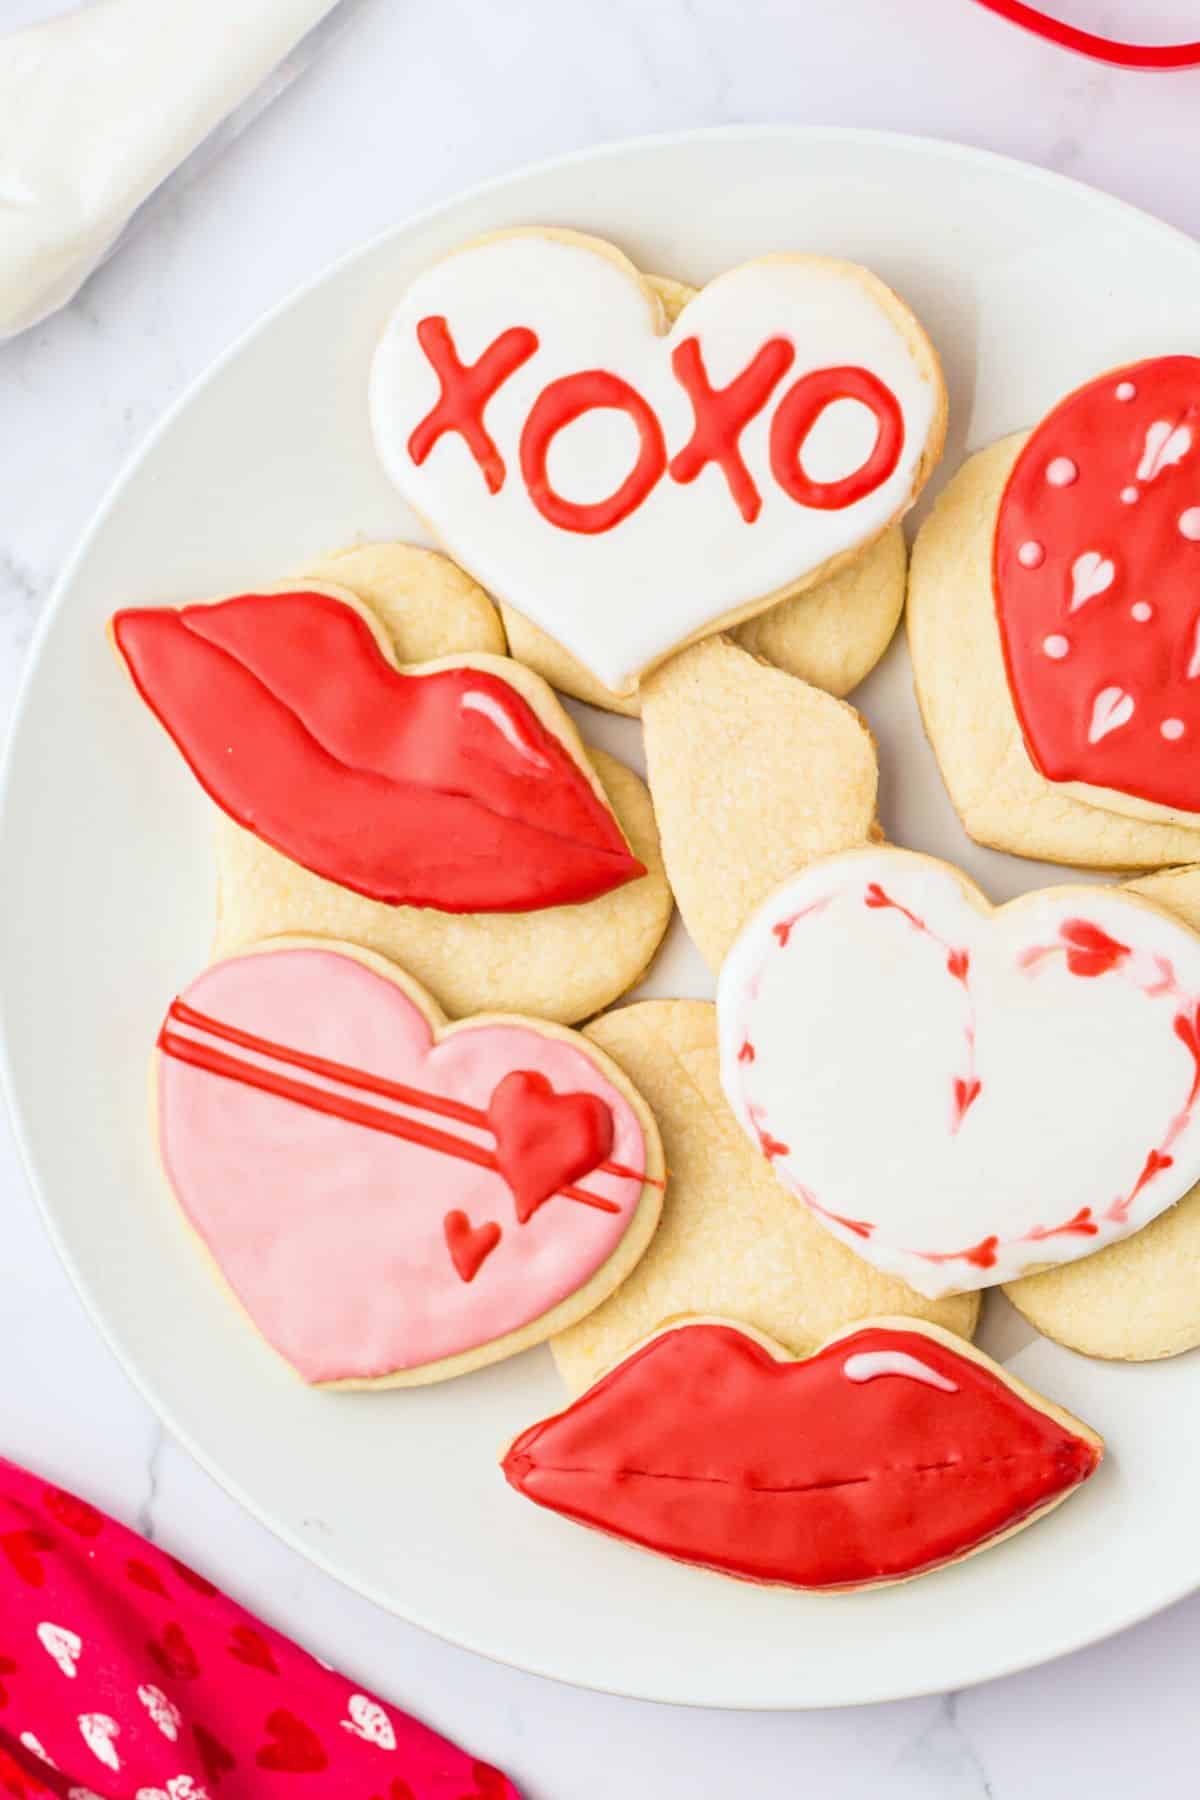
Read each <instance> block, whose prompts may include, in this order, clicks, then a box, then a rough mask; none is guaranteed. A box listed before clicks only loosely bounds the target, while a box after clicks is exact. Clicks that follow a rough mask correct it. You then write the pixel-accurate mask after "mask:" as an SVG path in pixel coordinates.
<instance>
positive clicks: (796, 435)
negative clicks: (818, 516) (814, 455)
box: [771, 368, 904, 512]
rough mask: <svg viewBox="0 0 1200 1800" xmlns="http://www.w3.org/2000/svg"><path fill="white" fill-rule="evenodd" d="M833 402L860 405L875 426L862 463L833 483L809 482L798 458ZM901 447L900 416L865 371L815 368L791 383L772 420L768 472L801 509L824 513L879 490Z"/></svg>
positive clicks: (895, 405)
mask: <svg viewBox="0 0 1200 1800" xmlns="http://www.w3.org/2000/svg"><path fill="white" fill-rule="evenodd" d="M835 400H859V401H861V402H862V404H863V405H864V406H869V407H870V409H871V411H872V412H873V413H874V414H875V422H876V425H877V427H878V429H877V432H876V436H875V442H874V444H873V446H872V448H871V452H870V454H869V455H868V457H867V459H866V461H865V462H864V463H863V464H862V466H861V467H860V468H858V469H855V470H854V471H853V472H852V473H851V474H849V475H843V476H842V478H841V479H840V480H838V481H813V480H812V479H811V477H810V476H808V475H806V474H805V472H804V467H803V464H802V462H801V457H802V454H803V451H804V444H805V440H806V438H807V437H808V434H809V432H810V431H811V430H812V428H813V426H814V425H815V424H816V422H817V420H818V419H819V418H820V416H821V414H822V413H823V412H824V411H825V408H826V407H827V406H831V405H832V404H833V402H834V401H835ZM903 448H904V415H903V413H902V412H901V411H900V405H899V402H898V401H897V399H896V396H895V395H894V394H893V393H892V390H891V388H889V387H886V386H885V385H884V383H883V382H882V381H880V380H879V377H878V376H877V375H872V374H871V373H870V371H869V370H868V369H858V368H841V369H814V370H813V371H812V373H811V374H809V375H802V376H801V377H800V379H799V381H797V382H795V383H793V385H792V386H791V387H790V388H789V389H788V391H787V393H786V394H785V395H784V396H783V399H782V400H781V401H780V402H779V406H778V408H777V409H776V412H775V417H774V418H773V419H772V420H771V473H772V474H773V475H774V477H775V479H776V481H777V482H778V483H779V485H780V487H781V488H782V489H783V491H784V493H785V494H789V495H790V496H791V498H792V499H793V500H795V501H796V502H797V503H798V504H799V505H800V506H811V507H816V508H818V509H820V510H821V511H825V512H834V511H838V510H839V509H840V508H842V507H844V506H853V505H854V503H855V501H856V500H863V499H865V498H866V496H867V495H868V494H871V493H874V491H875V489H876V488H877V487H882V485H883V483H884V482H885V481H886V480H887V478H888V476H889V475H890V474H891V473H892V470H893V469H894V468H895V467H896V464H897V463H898V462H899V460H900V452H901V451H902V450H903Z"/></svg>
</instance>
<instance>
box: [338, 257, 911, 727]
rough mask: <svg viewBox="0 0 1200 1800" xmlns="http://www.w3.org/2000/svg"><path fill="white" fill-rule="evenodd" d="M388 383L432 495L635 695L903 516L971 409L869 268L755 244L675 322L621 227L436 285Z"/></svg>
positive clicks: (407, 474) (567, 637)
mask: <svg viewBox="0 0 1200 1800" xmlns="http://www.w3.org/2000/svg"><path fill="white" fill-rule="evenodd" d="M370 399H371V417H372V422H373V426H374V431H375V439H376V443H377V445H378V448H379V453H380V455H381V457H382V459H383V462H384V465H385V467H386V469H387V471H388V473H389V475H390V476H391V478H392V480H393V481H394V482H395V483H396V485H397V487H398V488H399V489H400V491H401V493H402V494H403V495H404V497H405V498H406V499H407V500H408V501H409V502H410V504H411V505H412V506H413V508H414V509H415V510H416V512H417V513H419V514H420V515H421V517H422V518H423V519H424V520H425V521H426V522H427V523H428V524H429V525H430V526H431V527H432V529H433V530H434V531H435V532H436V534H437V536H438V537H439V538H440V539H441V541H442V542H443V543H444V544H445V545H446V547H447V548H448V549H449V550H450V551H451V553H452V554H453V555H454V556H455V557H456V558H457V560H458V561H459V562H461V563H462V564H463V566H464V567H465V568H467V569H468V570H470V572H471V574H473V575H474V576H475V577H476V578H477V579H478V580H479V581H481V582H482V583H483V584H484V585H485V586H486V587H488V588H489V589H490V590H491V591H492V592H493V593H494V594H495V595H496V596H497V597H498V598H500V599H502V600H504V601H506V602H507V603H508V604H509V605H511V606H513V607H515V608H516V609H517V611H518V612H521V613H523V614H525V616H526V617H527V618H529V619H531V620H533V621H534V623H535V624H537V625H540V626H541V627H542V629H543V630H544V631H547V632H549V633H550V635H551V636H552V637H554V638H555V639H557V641H558V642H559V643H560V644H562V645H564V646H565V647H566V648H567V649H568V650H570V651H571V652H572V653H573V654H574V655H575V656H576V657H578V658H579V660H580V661H581V662H583V663H584V664H585V665H586V666H587V668H589V669H590V670H591V672H592V673H593V674H594V675H595V676H597V677H598V678H599V680H600V681H602V682H603V683H604V684H605V685H606V686H607V687H609V688H612V689H615V690H617V691H620V692H630V691H632V689H633V688H634V687H635V686H636V684H637V679H638V676H639V675H640V674H641V673H643V672H644V671H645V670H646V669H648V668H650V667H652V666H653V665H654V664H655V663H656V662H659V661H661V660H662V658H663V657H664V656H666V655H667V654H668V653H669V652H670V651H671V650H672V649H674V648H676V647H678V646H679V645H682V644H685V643H688V642H690V641H691V640H692V639H694V638H696V637H699V636H702V635H704V634H705V633H706V632H709V631H713V630H715V629H717V628H718V627H719V626H721V625H723V624H727V623H733V622H734V621H735V620H736V619H738V618H743V617H748V616H749V615H750V614H752V613H754V612H757V611H760V610H762V609H763V608H764V607H766V606H768V605H770V604H772V603H773V602H774V601H775V600H777V599H779V598H781V597H782V596H783V595H784V594H786V593H790V592H794V591H797V590H798V589H799V588H800V587H802V586H804V585H807V583H808V582H809V581H811V580H814V579H816V578H817V577H818V576H819V575H820V574H822V573H824V572H826V571H829V570H831V568H832V567H833V566H834V565H835V564H837V563H838V562H840V561H841V560H844V559H845V558H846V557H847V555H848V554H850V553H853V551H855V550H856V549H857V548H858V547H859V546H861V545H864V544H866V543H868V542H869V541H870V540H871V539H872V538H874V537H875V536H876V535H877V534H878V533H879V532H880V531H882V530H883V528H884V527H885V526H886V525H888V524H890V523H891V522H892V521H893V520H895V519H897V518H898V517H899V516H900V515H901V514H902V513H903V512H905V511H906V510H907V508H908V507H909V506H910V505H911V504H912V502H913V500H914V499H915V497H916V495H917V493H918V492H919V491H920V488H921V486H922V485H923V483H924V481H925V479H926V477H927V476H928V474H929V471H930V469H931V468H932V466H933V464H934V462H935V461H936V460H937V457H938V455H939V453H940V450H941V445H942V440H943V437H944V433H945V411H946V408H945V390H944V387H943V384H942V378H941V372H940V369H939V367H938V362H937V357H936V355H935V353H934V351H933V349H932V346H931V345H930V344H929V342H928V340H927V338H926V337H925V335H924V333H923V332H922V330H921V328H920V326H919V325H918V323H917V321H916V320H915V319H914V318H913V316H912V314H911V313H910V312H909V311H908V309H907V308H906V307H905V306H904V305H903V303H902V302H901V301H900V300H898V299H897V297H896V296H895V295H894V294H893V293H891V291H890V290H889V289H888V288H886V287H885V286H884V285H883V283H882V282H880V281H879V280H878V279H877V278H876V277H875V276H873V275H871V274H870V273H869V272H868V271H867V270H865V269H861V268H859V267H857V266H856V265H854V264H851V263H843V262H836V261H832V260H830V259H827V258H823V257H816V256H802V255H782V256H768V257H763V258H761V259H759V260H758V261H756V262H750V263H745V264H743V265H742V266H741V267H739V268H735V269H731V270H729V271H728V272H727V273H725V274H723V275H721V276H719V277H718V278H717V279H716V280H715V281H712V282H710V283H709V284H708V286H707V287H705V288H703V289H702V290H701V292H700V293H699V294H698V295H697V296H696V298H695V299H694V300H691V301H689V303H688V304H687V306H686V307H685V308H684V309H683V312H682V313H681V314H680V316H679V318H678V319H677V321H676V323H675V324H674V325H673V326H671V327H670V328H668V325H667V320H666V315H665V312H664V310H663V306H662V302H661V300H660V299H659V297H658V295H657V294H656V293H655V291H654V289H653V288H652V287H651V286H650V285H649V284H648V283H647V282H646V281H645V280H644V279H643V278H642V277H641V276H640V275H639V273H638V271H637V270H636V269H635V268H634V266H633V264H632V263H630V262H629V261H628V260H627V259H626V258H625V257H624V256H623V255H622V254H621V253H620V252H619V251H618V250H616V249H614V248H613V246H612V245H609V244H606V243H603V242H602V241H601V240H599V239H595V238H587V237H582V236H580V235H578V234H576V233H571V232H549V231H538V230H529V231H515V232H505V233H499V234H497V235H496V236H494V237H491V238H485V239H481V240H479V241H478V242H476V243H473V244H468V245H466V246H465V247H464V248H463V249H461V250H459V251H457V252H456V253H455V254H453V255H452V256H449V257H447V258H446V259H445V260H444V261H442V262H439V263H436V264H435V265H434V266H433V267H432V268H430V269H428V270H427V271H426V272H425V273H424V274H423V275H422V276H420V277H419V278H418V279H417V280H416V281H415V282H413V284H412V286H411V287H410V288H409V289H408V290H407V292H406V293H405V295H404V298H403V299H402V301H401V302H400V305H399V306H398V307H397V309H396V311H395V313H394V314H393V315H392V318H391V320H390V322H389V324H388V327H387V330H386V332H385V334H384V337H383V340H382V342H381V344H380V346H379V349H378V351H377V353H376V357H375V362H374V367H373V370H372V374H371V389H370Z"/></svg>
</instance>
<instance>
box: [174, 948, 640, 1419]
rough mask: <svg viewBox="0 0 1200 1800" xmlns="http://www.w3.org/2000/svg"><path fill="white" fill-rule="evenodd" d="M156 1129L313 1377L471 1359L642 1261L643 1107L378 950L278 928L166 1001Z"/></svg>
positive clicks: (270, 1323)
mask: <svg viewBox="0 0 1200 1800" xmlns="http://www.w3.org/2000/svg"><path fill="white" fill-rule="evenodd" d="M155 1073H156V1093H155V1122H156V1125H157V1130H158V1137H159V1145H160V1149H161V1153H162V1160H163V1164H164V1167H165V1169H166V1172H167V1176H168V1179H169V1181H170V1184H171V1187H172V1189H173V1191H174V1193H175V1196H176V1198H177V1200H178V1201H179V1204H180V1206H181V1208H182V1209H183V1212H184V1214H185V1216H186V1218H187V1220H188V1222H189V1224H190V1225H191V1226H192V1228H193V1229H194V1230H195V1231H196V1232H197V1233H198V1235H199V1236H200V1238H201V1239H202V1241H203V1242H204V1244H205V1246H206V1248H207V1249H208V1251H209V1252H210V1254H211V1256H212V1258H213V1260H214V1262H215V1263H216V1265H217V1267H218V1269H219V1270H220V1272H221V1275H222V1276H223V1278H224V1280H225V1282H226V1283H227V1284H228V1286H229V1288H230V1289H231V1290H232V1292H233V1294H234V1295H235V1296H236V1297H237V1299H238V1300H239V1301H240V1302H241V1304H242V1306H243V1307H244V1309H245V1311H246V1312H247V1313H248V1314H249V1316H250V1318H251V1319H252V1320H253V1322H254V1323H255V1325H256V1326H257V1327H258V1329H259V1331H260V1332H261V1333H262V1335H263V1336H264V1337H265V1338H266V1339H267V1341H268V1342H269V1343H270V1344H271V1345H273V1347H274V1348H275V1349H276V1350H277V1351H278V1352H279V1354H280V1355H281V1356H283V1357H285V1358H286V1360H287V1361H288V1362H289V1363H290V1364H291V1365H292V1367H293V1368H294V1369H296V1371H297V1372H298V1373H299V1374H300V1375H301V1376H302V1377H303V1378H304V1379H305V1380H306V1381H309V1382H313V1383H336V1384H342V1385H350V1386H363V1385H369V1384H377V1383H378V1384H385V1385H393V1386H394V1385H402V1384H409V1383H414V1382H426V1381H435V1380H440V1379H442V1378H444V1377H445V1376H449V1375H457V1374H460V1373H463V1372H464V1371H465V1370H467V1369H470V1368H474V1367H476V1366H478V1365H479V1364H482V1363H485V1362H494V1361H496V1360H498V1359H499V1358H500V1357H503V1356H507V1355H510V1354H512V1353H513V1352H515V1351H517V1350H520V1349H524V1348H525V1347H526V1345H528V1344H532V1343H538V1342H540V1341H541V1340H542V1339H543V1338H545V1337H548V1336H549V1335H550V1334H551V1332H553V1331H557V1330H561V1329H562V1328H563V1326H564V1325H565V1324H567V1323H570V1322H573V1321H574V1320H576V1319H579V1318H582V1317H583V1316H584V1314H585V1313H587V1312H589V1311H590V1310H591V1308H592V1307H593V1306H596V1305H598V1304H599V1302H600V1301H601V1300H602V1299H605V1298H607V1296H608V1295H609V1294H610V1293H611V1292H612V1290H613V1289H614V1288H615V1287H616V1286H617V1284H618V1283H619V1282H620V1281H622V1280H623V1279H624V1278H625V1276H626V1275H627V1274H628V1272H629V1271H630V1269H632V1268H633V1266H634V1264H635V1263H636V1262H637V1260H638V1258H639V1257H640V1256H641V1254H642V1252H643V1250H644V1249H645V1248H646V1245H647V1244H648V1243H649V1241H650V1237H651V1235H652V1233H653V1231H654V1229H655V1226H656V1224H657V1222H658V1215H659V1211H660V1208H661V1205H662V1194H663V1187H664V1180H663V1159H662V1149H661V1145H660V1142H659V1137H658V1132H657V1129H656V1127H655V1124H654V1121H653V1118H652V1117H651V1115H650V1112H649V1110H648V1108H647V1107H646V1105H645V1103H644V1101H642V1099H641V1098H640V1096H639V1095H638V1094H637V1093H636V1091H635V1090H634V1089H633V1088H632V1087H631V1085H630V1084H629V1082H628V1081H627V1080H626V1079H625V1077H624V1076H623V1075H622V1074H621V1073H620V1072H619V1071H618V1070H617V1069H616V1067H615V1066H614V1065H613V1064H612V1063H611V1062H609V1060H608V1058H607V1057H606V1056H605V1055H604V1054H603V1052H601V1051H600V1050H598V1049H596V1048H595V1046H593V1045H591V1044H589V1043H588V1042H587V1041H586V1039H583V1038H580V1037H577V1036H576V1034H575V1033H574V1032H571V1031H567V1030H565V1029H563V1028H562V1027H557V1026H553V1025H546V1024H544V1023H542V1022H541V1021H538V1020H533V1019H523V1018H517V1017H505V1016H503V1015H499V1014H493V1015H487V1016H483V1017H479V1018H474V1019H467V1020H463V1021H460V1022H459V1023H458V1024H455V1025H452V1026H448V1025H447V1024H446V1022H445V1019H444V1018H443V1016H442V1014H441V1013H440V1012H439V1011H438V1009H437V1008H436V1006H435V1005H434V1003H433V1002H432V1000H431V999H430V998H429V996H428V995H427V994H426V993H425V992H424V991H423V989H421V988H419V987H418V986H417V984H416V983H415V982H414V981H412V980H410V979H409V978H408V977H407V976H405V975H403V974H402V973H401V972H400V971H399V970H398V969H395V968H394V967H392V966H391V965H390V964H388V963H386V962H385V961H384V960H383V958H382V957H377V956H373V955H371V954H370V953H369V952H366V951H361V950H358V949H355V948H354V947H352V946H350V945H344V944H337V943H335V942H331V941H323V940H317V939H286V938H281V939H277V940H275V941H273V942H271V943H269V944H264V945H262V946H260V947H258V948H257V949H256V950H254V951H251V952H249V953H248V954H246V955H242V956H237V957H232V958H230V959H229V960H227V961H225V962H219V963H214V964H213V965H212V967H211V968H209V969H207V970H206V971H205V972H204V974H203V975H201V976H200V977H199V979H198V980H197V981H194V982H193V983H192V984H191V986H190V987H188V988H187V990H186V991H185V993H184V994H183V995H181V996H180V998H179V999H177V1000H175V1001H174V1002H173V1003H172V1005H171V1006H170V1008H169V1009H168V1012H167V1017H166V1019H165V1021H164V1024H163V1028H162V1031H161V1033H160V1035H159V1040H158V1050H157V1053H156V1057H155Z"/></svg>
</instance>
